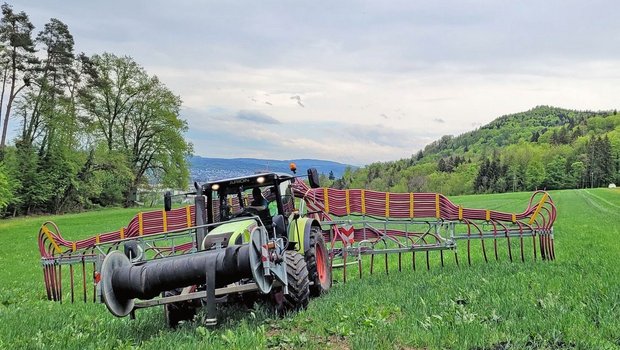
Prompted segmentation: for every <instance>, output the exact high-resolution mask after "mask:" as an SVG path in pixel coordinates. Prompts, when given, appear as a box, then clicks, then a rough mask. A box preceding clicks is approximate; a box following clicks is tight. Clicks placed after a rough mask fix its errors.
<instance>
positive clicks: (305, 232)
mask: <svg viewBox="0 0 620 350" xmlns="http://www.w3.org/2000/svg"><path fill="white" fill-rule="evenodd" d="M312 226H316V227H319V228H320V227H321V225H320V224H319V222H318V221H317V220H316V219H313V218H304V217H300V218H298V219H296V220H291V224H290V225H289V229H288V239H289V241H290V242H297V244H298V251H299V253H300V254H304V252H305V251H306V250H307V249H310V229H311V228H312ZM298 228H299V234H298V232H297V229H298ZM302 243H303V244H302Z"/></svg>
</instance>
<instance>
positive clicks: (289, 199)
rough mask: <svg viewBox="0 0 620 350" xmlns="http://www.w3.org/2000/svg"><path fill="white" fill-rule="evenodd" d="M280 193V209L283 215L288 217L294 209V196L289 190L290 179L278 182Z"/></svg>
mask: <svg viewBox="0 0 620 350" xmlns="http://www.w3.org/2000/svg"><path fill="white" fill-rule="evenodd" d="M280 195H281V198H282V211H283V214H284V216H285V217H289V216H290V215H291V214H292V213H293V210H295V198H294V197H293V192H292V191H291V183H290V181H284V182H282V183H280Z"/></svg>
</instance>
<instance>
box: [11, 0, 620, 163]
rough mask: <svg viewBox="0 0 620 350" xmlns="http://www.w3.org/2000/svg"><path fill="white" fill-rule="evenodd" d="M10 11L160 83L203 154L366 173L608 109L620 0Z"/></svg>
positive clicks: (33, 6) (139, 4) (68, 1)
mask: <svg viewBox="0 0 620 350" xmlns="http://www.w3.org/2000/svg"><path fill="white" fill-rule="evenodd" d="M10 3H11V4H12V5H13V7H14V9H15V10H18V11H21V10H24V11H25V12H26V13H27V14H28V15H29V16H30V18H31V21H32V22H33V24H34V25H35V26H36V31H37V32H38V31H39V30H40V29H41V28H42V27H43V25H44V24H45V23H46V22H47V21H49V19H50V18H58V19H60V20H62V21H63V22H64V23H66V24H67V25H68V26H69V29H70V31H71V33H72V34H73V36H74V39H75V43H76V45H75V49H76V52H85V53H87V54H89V55H91V54H96V53H102V52H111V53H114V54H116V55H128V56H131V57H132V58H134V59H135V60H136V61H137V62H138V63H139V64H140V65H142V66H144V67H145V68H146V70H147V72H148V73H149V74H152V75H157V76H158V77H159V78H160V79H161V80H162V81H163V82H164V83H165V84H166V85H167V86H168V87H169V88H170V89H171V90H172V91H173V92H175V93H176V94H178V95H180V96H181V98H182V100H183V110H182V113H181V116H182V118H184V119H186V120H187V122H188V125H189V132H188V133H187V135H186V136H187V138H188V140H189V141H191V142H192V143H193V145H194V153H195V154H196V155H200V156H206V157H222V158H238V157H256V158H270V159H293V158H318V159H328V160H335V161H340V162H343V163H347V164H354V165H363V164H368V163H371V162H375V161H389V160H395V159H400V158H405V157H410V156H411V155H412V154H414V153H415V152H417V151H418V150H420V149H422V148H423V147H424V146H425V145H426V144H428V143H430V142H432V141H434V140H436V139H438V138H439V137H441V136H442V135H446V134H451V135H458V134H461V133H463V132H467V131H470V130H473V129H475V128H477V127H479V126H481V125H484V124H486V123H488V122H490V121H492V120H493V119H495V118H497V117H499V116H502V115H505V114H510V113H516V112H521V111H525V110H528V109H531V108H533V107H535V106H537V105H552V106H557V107H564V108H574V109H580V110H584V109H589V110H610V109H615V108H617V107H618V105H619V96H620V20H619V19H618V14H619V13H620V2H618V1H528V0H526V1H502V0H497V1H428V0H426V1H414V0H408V1H389V2H387V1H368V2H366V1H318V0H313V1H256V0H254V1H219V2H212V1H185V0H176V1H160V0H150V1H117V0H107V1H83V0H63V1H40V0H36V1H35V0H20V1H17V2H10ZM13 123H15V121H13Z"/></svg>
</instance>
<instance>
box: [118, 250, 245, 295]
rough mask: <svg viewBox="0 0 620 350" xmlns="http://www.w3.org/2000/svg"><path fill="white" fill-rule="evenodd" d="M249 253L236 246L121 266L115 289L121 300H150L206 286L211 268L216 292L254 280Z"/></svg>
mask: <svg viewBox="0 0 620 350" xmlns="http://www.w3.org/2000/svg"><path fill="white" fill-rule="evenodd" d="M249 249H250V246H249V245H243V246H240V245H235V246H230V247H227V248H225V249H221V250H211V251H203V252H198V253H194V254H188V255H179V256H174V257H169V258H163V259H157V260H151V261H147V262H145V263H143V264H139V265H125V266H119V267H117V268H115V269H114V271H113V272H112V278H111V285H112V289H113V290H114V294H115V295H116V297H117V298H118V299H133V298H138V299H142V300H146V299H151V298H154V297H156V296H157V295H159V294H160V293H161V292H163V291H167V290H172V289H176V288H183V287H187V286H191V285H201V284H205V283H206V281H207V275H208V274H209V273H210V272H209V271H208V270H209V266H210V265H211V264H214V266H213V265H211V266H213V267H214V269H215V286H214V288H219V287H222V286H225V285H228V284H230V283H233V282H237V281H239V280H241V279H243V278H252V269H251V267H250V256H249ZM209 277H212V276H209Z"/></svg>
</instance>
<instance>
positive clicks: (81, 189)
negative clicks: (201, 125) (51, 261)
mask: <svg viewBox="0 0 620 350" xmlns="http://www.w3.org/2000/svg"><path fill="white" fill-rule="evenodd" d="M1 9H2V18H1V19H0V83H1V85H2V86H1V87H0V90H1V95H0V107H2V108H0V121H1V122H0V125H1V127H2V133H1V135H2V137H1V139H0V213H3V214H4V215H19V214H30V213H40V212H42V213H59V212H66V211H73V210H81V209H85V208H91V207H96V206H112V205H124V206H130V205H133V204H134V203H135V201H136V195H137V192H138V190H139V188H141V187H143V186H149V185H151V184H155V183H156V184H161V185H165V186H171V187H179V188H185V187H186V186H187V183H188V179H189V172H188V166H187V161H186V158H187V156H188V155H189V154H190V153H191V150H192V148H191V144H189V143H188V142H187V141H185V139H184V137H183V133H184V132H185V131H186V130H187V123H186V122H185V121H184V120H183V119H181V118H180V117H179V111H180V108H181V99H180V97H179V96H177V95H175V94H174V93H173V92H172V91H170V90H169V89H168V88H167V87H166V86H165V84H164V83H163V82H161V81H160V80H159V79H158V78H157V77H156V76H153V75H149V74H148V73H147V72H146V71H145V69H144V68H143V67H141V66H140V65H139V64H138V63H136V62H135V61H134V60H133V59H132V58H131V57H128V56H117V55H115V54H112V53H101V54H93V55H87V54H85V53H76V52H75V51H74V39H73V36H72V34H71V33H70V31H69V28H68V26H67V25H66V24H65V23H63V22H62V21H61V20H59V19H55V18H52V19H50V21H49V22H48V23H46V24H45V25H44V26H43V28H42V29H41V30H40V31H39V32H38V33H36V34H35V26H34V25H33V24H32V23H31V22H30V19H29V17H28V15H27V14H26V13H25V12H23V11H21V12H18V11H16V10H14V9H13V8H12V7H11V6H10V5H8V4H6V3H5V4H3V5H2V6H1ZM11 125H13V126H12V127H13V128H14V129H11ZM9 130H14V131H15V137H14V139H12V140H9V137H8V136H9Z"/></svg>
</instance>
